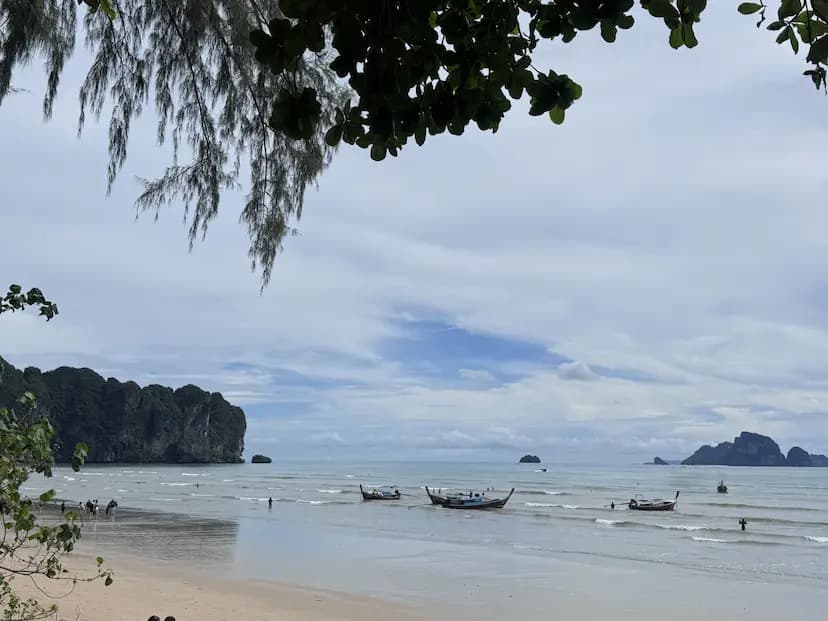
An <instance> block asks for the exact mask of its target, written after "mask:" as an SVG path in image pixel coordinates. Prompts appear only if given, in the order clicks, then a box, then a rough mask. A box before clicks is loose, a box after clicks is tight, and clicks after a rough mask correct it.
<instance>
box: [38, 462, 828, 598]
mask: <svg viewBox="0 0 828 621" xmlns="http://www.w3.org/2000/svg"><path fill="white" fill-rule="evenodd" d="M546 467H547V468H548V472H540V471H539V468H538V466H535V465H525V464H520V465H518V464H456V463H452V464H435V463H428V464H411V463H408V464H396V463H390V464H325V465H323V466H320V465H315V464H299V463H292V464H283V463H281V464H280V463H273V464H269V465H252V464H243V465H227V466H156V465H152V466H131V467H127V466H89V467H86V468H84V470H83V471H82V472H80V473H72V472H71V471H69V470H67V469H63V468H58V469H56V470H55V477H54V478H53V479H52V481H50V483H51V484H52V485H53V486H54V487H55V488H56V489H57V491H58V497H60V498H65V499H71V502H72V503H74V504H77V502H78V501H85V500H86V499H87V498H98V499H99V500H100V502H101V504H102V505H105V504H106V502H108V501H109V499H110V498H115V499H116V500H118V502H119V504H120V509H119V512H118V514H117V515H116V517H115V518H114V519H107V518H106V517H105V516H103V514H101V515H100V516H99V518H98V520H97V521H93V522H92V523H89V524H88V525H87V527H86V535H85V536H86V539H87V540H89V541H90V542H91V543H92V544H96V545H98V546H99V547H102V548H104V549H106V548H108V547H113V548H118V549H119V550H129V551H130V552H132V553H135V554H139V555H144V556H147V557H150V558H155V559H164V560H167V561H170V562H175V561H176V560H178V561H187V562H191V563H192V561H197V562H198V565H199V567H200V568H202V569H205V570H211V568H212V570H217V571H220V572H223V573H228V572H229V573H231V574H232V575H235V576H238V577H245V578H248V577H257V578H267V579H274V580H279V581H284V582H293V583H298V584H308V585H312V586H322V587H326V588H336V589H349V590H351V589H353V590H356V591H359V592H362V593H367V594H371V595H380V596H383V597H392V598H393V597H398V598H400V599H403V600H419V599H421V598H423V597H426V598H428V597H429V596H432V597H439V596H445V595H446V594H447V593H448V592H450V591H451V590H452V589H453V590H454V592H457V590H458V589H459V590H460V591H461V592H468V589H469V585H470V584H471V583H472V582H473V584H474V585H475V586H476V588H475V589H474V592H475V593H476V594H477V595H476V597H478V598H481V600H482V601H486V598H487V593H486V585H500V584H503V582H504V580H506V581H510V582H512V583H514V582H515V581H518V582H519V583H520V584H522V585H523V587H521V588H531V585H533V584H534V585H535V588H536V589H537V590H538V592H539V593H542V592H543V586H542V584H543V576H548V575H555V574H556V573H557V574H561V572H562V571H564V572H565V570H561V566H560V563H561V562H562V561H564V562H566V563H569V564H570V565H568V566H572V564H573V563H574V564H581V565H584V566H592V567H603V568H612V569H613V570H615V571H616V573H617V571H618V570H620V569H622V568H627V569H629V568H634V569H635V571H636V572H643V575H645V576H646V575H650V576H654V577H657V576H663V575H666V573H670V572H672V573H670V575H674V576H679V577H680V576H687V575H691V574H696V575H699V574H703V575H704V576H706V577H717V578H718V579H719V580H721V579H727V578H731V579H732V580H734V581H735V580H738V581H744V580H750V581H758V582H759V583H767V584H788V585H795V586H802V587H806V588H809V589H810V588H815V589H816V590H815V591H813V592H814V593H816V592H822V591H823V590H824V589H826V588H828V469H793V468H723V467H677V466H630V467H624V468H618V467H612V468H609V467H569V466H546ZM720 479H724V480H725V481H726V483H727V484H728V487H729V491H730V493H728V494H727V495H724V494H717V493H716V483H717V482H718V481H719V480H720ZM359 483H363V484H365V485H367V486H376V485H382V484H387V483H393V484H396V485H398V486H399V487H400V489H401V491H402V492H403V493H404V494H406V495H405V496H404V497H403V499H402V500H400V501H393V502H369V503H364V502H362V500H361V497H360V495H359ZM423 485H429V486H430V487H431V486H433V487H436V488H440V487H458V488H488V487H494V488H495V489H497V490H501V493H503V494H505V493H507V492H508V490H509V489H510V488H512V487H515V488H516V491H515V494H514V496H513V497H512V499H511V501H510V502H509V504H508V505H507V507H506V508H505V509H503V510H501V511H490V512H468V511H451V510H447V509H442V508H440V507H434V506H432V505H430V504H427V503H428V499H427V498H426V496H425V492H424V491H423V489H422V486H423ZM43 488H44V482H42V481H31V482H29V484H28V491H29V492H31V493H32V494H34V493H36V492H37V491H39V490H41V489H43ZM676 490H680V491H681V496H680V498H679V503H678V510H677V511H675V512H672V513H642V512H634V511H628V510H626V509H625V508H624V507H623V505H621V507H620V508H618V507H617V508H616V510H615V511H612V510H610V509H609V508H608V507H607V505H608V504H609V503H610V502H611V501H615V502H616V504H619V505H620V504H621V503H623V502H624V501H626V500H628V499H629V498H630V497H632V496H633V495H635V494H638V493H640V494H642V495H644V496H645V497H655V496H660V497H664V498H672V497H673V495H674V494H675V491H676ZM489 495H495V494H492V493H490V494H489ZM269 497H272V498H273V501H274V504H273V508H272V509H271V510H269V509H268V506H267V499H268V498H269ZM125 509H126V510H125ZM130 509H140V512H137V513H136V512H134V511H131V510H130ZM742 517H744V518H745V519H746V520H747V521H748V526H747V530H746V531H745V532H742V531H741V530H740V528H739V525H738V520H739V519H740V518H742ZM550 563H555V566H554V568H553V567H552V565H550ZM352 568H359V569H358V571H352ZM665 572H666V573H665ZM676 572H678V574H677V573H676ZM682 572H683V573H682ZM463 589H465V591H463ZM501 591H502V589H498V593H500V592H501Z"/></svg>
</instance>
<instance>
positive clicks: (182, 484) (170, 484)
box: [161, 483, 193, 487]
mask: <svg viewBox="0 0 828 621" xmlns="http://www.w3.org/2000/svg"><path fill="white" fill-rule="evenodd" d="M161 485H166V486H168V487H184V486H185V485H193V484H192V483H161Z"/></svg>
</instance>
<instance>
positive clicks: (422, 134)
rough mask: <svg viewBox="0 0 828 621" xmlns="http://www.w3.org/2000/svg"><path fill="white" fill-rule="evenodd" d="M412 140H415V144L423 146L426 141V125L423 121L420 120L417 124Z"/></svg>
mask: <svg viewBox="0 0 828 621" xmlns="http://www.w3.org/2000/svg"><path fill="white" fill-rule="evenodd" d="M414 140H415V141H416V142H417V146H420V147H421V146H423V145H424V144H425V141H426V126H425V123H423V122H420V124H419V125H417V129H416V130H414Z"/></svg>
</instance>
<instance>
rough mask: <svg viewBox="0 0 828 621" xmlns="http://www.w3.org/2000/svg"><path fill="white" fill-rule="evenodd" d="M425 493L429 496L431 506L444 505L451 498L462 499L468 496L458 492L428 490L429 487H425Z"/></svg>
mask: <svg viewBox="0 0 828 621" xmlns="http://www.w3.org/2000/svg"><path fill="white" fill-rule="evenodd" d="M425 491H426V494H428V499H429V500H430V501H431V504H433V505H442V504H443V503H445V502H446V501H447V500H448V499H449V498H461V497H464V496H467V495H466V494H464V493H463V492H459V491H457V490H444V489H439V490H435V489H434V488H432V489H428V485H426V486H425Z"/></svg>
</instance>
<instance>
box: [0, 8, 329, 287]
mask: <svg viewBox="0 0 828 621" xmlns="http://www.w3.org/2000/svg"><path fill="white" fill-rule="evenodd" d="M81 1H83V2H84V3H85V6H86V8H87V10H85V11H83V13H82V15H81V16H80V17H79V16H78V14H77V7H78V5H79V4H80V3H81ZM277 12H278V2H277V0H186V1H183V0H80V1H79V0H0V105H2V103H3V101H4V98H5V97H6V96H7V95H9V94H10V93H12V92H14V91H13V88H12V77H13V75H14V72H15V71H16V70H17V69H18V68H20V67H22V66H23V65H25V64H27V63H29V62H30V61H32V60H33V59H34V58H36V57H41V58H42V59H43V60H44V61H45V62H44V67H45V71H46V76H47V83H46V95H45V97H44V99H43V104H42V105H43V114H44V116H45V117H46V118H49V117H50V116H51V115H52V111H53V108H54V102H55V98H56V96H57V92H58V85H59V82H60V77H61V75H62V73H63V69H64V66H65V64H66V62H67V61H68V60H69V58H70V57H71V56H72V54H73V53H74V51H75V41H76V39H79V40H82V41H84V42H85V44H86V46H87V48H89V50H90V52H91V55H92V62H91V64H90V66H89V69H88V71H87V73H86V77H85V79H84V81H83V84H82V86H81V88H80V92H79V100H80V111H79V132H80V131H81V130H82V129H83V127H84V124H85V122H86V120H87V117H89V116H92V117H94V118H99V117H100V116H101V115H102V114H106V115H107V116H108V125H109V132H108V140H109V163H108V165H107V170H106V175H107V182H108V189H111V188H112V184H113V183H114V182H115V179H116V178H117V176H118V174H119V172H120V170H121V168H122V167H123V165H124V162H125V161H126V157H127V150H128V146H129V141H130V136H131V133H132V129H133V123H134V122H135V121H136V119H138V118H139V117H140V116H141V115H142V114H143V113H144V112H145V110H146V108H147V107H148V106H149V107H150V113H152V112H153V111H154V114H155V118H156V119H157V131H156V137H157V140H158V142H159V144H163V143H171V144H172V147H173V149H172V151H173V157H172V161H171V162H170V163H169V165H168V166H167V167H166V168H164V169H163V170H162V171H159V172H160V174H159V175H158V176H157V177H155V178H152V177H151V176H149V175H148V177H149V178H146V179H142V180H141V182H142V192H141V194H140V196H139V197H138V200H137V207H138V208H139V209H140V210H146V211H150V212H154V213H156V214H157V213H158V211H159V210H160V209H161V208H163V207H164V206H165V205H168V204H170V203H172V202H180V203H183V204H184V208H185V219H186V221H187V222H188V224H189V238H190V243H191V244H192V243H193V242H194V240H195V239H196V238H197V237H198V236H199V235H204V234H205V233H206V231H207V228H208V226H209V224H210V222H211V221H212V220H213V218H214V217H215V216H216V214H217V213H218V210H219V206H220V204H221V199H222V194H223V193H224V192H226V191H228V190H235V189H237V188H239V187H240V186H241V185H242V182H241V180H242V178H243V176H246V177H247V180H246V182H244V186H245V190H246V193H245V195H244V198H243V200H242V201H241V204H240V205H239V206H238V207H239V212H240V216H239V219H240V221H241V222H242V224H244V225H245V226H246V227H247V229H248V232H249V237H250V248H249V256H250V259H251V262H252V264H253V267H254V268H255V267H260V268H261V269H262V273H263V277H264V282H265V283H266V282H267V280H268V278H269V276H270V272H271V269H272V267H273V262H274V260H275V257H276V254H277V252H278V250H279V249H280V248H281V246H282V243H283V241H284V239H285V238H286V237H287V236H289V235H290V234H291V233H292V232H293V227H292V220H293V219H294V218H298V217H299V216H300V215H301V209H302V203H303V200H304V194H305V190H306V189H307V187H308V186H309V185H312V184H313V183H314V182H315V181H316V179H317V178H318V176H319V174H320V173H321V172H322V171H323V170H324V169H325V167H326V166H327V165H328V163H329V162H330V160H331V156H332V149H330V147H328V146H327V145H326V144H325V141H324V131H323V130H321V129H320V130H319V131H317V132H310V133H305V134H303V137H304V138H305V140H303V141H301V142H297V141H294V140H291V139H289V138H287V137H286V136H285V135H283V134H277V133H274V132H272V131H271V130H270V128H269V127H268V117H269V112H268V109H269V107H270V102H271V101H272V100H273V99H274V98H276V97H277V95H278V93H280V92H281V91H282V90H283V89H285V88H286V87H287V86H288V84H289V83H290V84H293V82H294V81H296V80H298V81H301V82H302V83H303V84H305V85H308V86H309V87H310V88H313V89H314V92H315V94H316V101H318V102H319V106H320V109H319V115H320V118H321V119H322V120H323V122H324V123H332V122H333V117H332V115H333V111H334V108H335V107H336V106H338V105H341V103H342V101H343V90H342V88H341V87H340V86H339V85H337V84H336V82H335V77H336V76H335V74H333V73H332V72H331V71H329V70H328V68H327V66H326V61H327V59H326V57H325V55H320V56H316V55H308V56H306V57H304V58H302V59H297V62H296V63H295V64H294V67H293V69H294V72H293V73H292V74H291V75H282V76H275V75H271V74H269V73H264V72H262V71H260V66H259V64H258V63H257V62H256V60H255V58H254V56H253V55H254V51H255V50H254V48H253V46H252V45H251V43H250V41H249V33H250V31H251V30H254V29H256V28H261V27H263V26H264V25H265V24H266V23H267V17H266V16H267V15H271V14H274V13H277ZM21 96H22V95H21ZM225 200H226V199H225Z"/></svg>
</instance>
